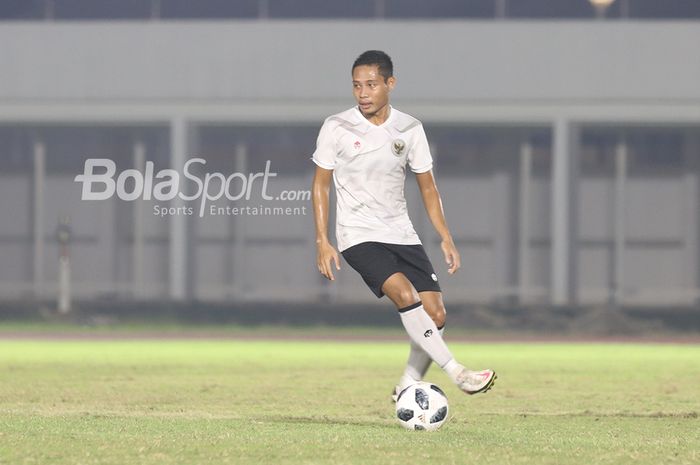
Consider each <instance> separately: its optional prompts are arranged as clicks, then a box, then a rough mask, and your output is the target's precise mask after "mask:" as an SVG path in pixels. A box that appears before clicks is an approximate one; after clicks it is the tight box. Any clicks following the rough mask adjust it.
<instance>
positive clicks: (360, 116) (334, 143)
mask: <svg viewBox="0 0 700 465" xmlns="http://www.w3.org/2000/svg"><path fill="white" fill-rule="evenodd" d="M395 85H396V78H395V77H394V75H393V64H392V62H391V58H390V57H389V56H388V55H387V54H386V53H384V52H382V51H378V50H369V51H366V52H364V53H363V54H362V55H360V56H359V57H358V58H357V59H356V60H355V62H354V64H353V65H352V87H353V94H354V96H355V100H356V101H357V106H354V107H352V108H350V109H349V110H346V111H343V112H341V113H338V114H335V115H332V116H330V117H328V118H326V120H325V122H324V123H323V126H322V127H321V130H320V133H319V136H318V140H317V143H316V151H315V152H314V154H313V158H312V160H313V161H314V163H316V165H317V166H316V172H315V175H314V180H313V186H312V192H313V194H312V197H313V199H312V200H313V209H314V219H315V223H316V246H317V259H316V260H317V265H318V271H319V272H320V273H321V274H322V275H323V276H325V277H326V278H328V279H329V280H331V281H335V276H334V275H333V267H335V268H336V269H337V270H339V269H340V259H339V257H338V252H337V251H336V249H335V248H334V247H333V245H331V243H330V241H329V239H328V209H329V188H330V182H331V178H332V179H333V183H334V185H335V192H336V199H337V202H336V238H337V241H338V242H337V246H338V250H339V251H340V252H341V253H342V255H343V257H344V258H345V260H346V261H347V262H348V264H350V266H352V267H353V268H354V269H355V270H356V271H357V272H358V273H359V274H360V276H362V279H363V280H364V281H365V283H366V284H367V286H369V288H370V289H371V291H372V292H373V293H374V294H375V295H376V296H377V297H380V298H381V297H382V296H384V295H386V296H387V297H389V299H390V300H391V301H392V302H393V303H394V305H395V306H396V308H397V309H398V311H399V315H400V317H401V322H402V323H403V326H404V328H405V329H406V332H407V333H408V335H409V337H410V339H411V349H410V353H409V357H408V362H407V364H406V368H405V371H404V373H403V376H401V378H400V380H399V383H398V385H397V386H396V387H395V388H394V394H393V396H392V398H393V399H394V401H395V400H396V397H397V395H398V393H400V392H401V391H402V390H403V389H405V388H406V387H408V386H410V385H411V384H414V383H416V382H418V381H420V380H422V379H423V376H425V373H426V372H427V371H428V368H429V367H430V364H431V361H434V362H435V363H436V364H438V365H439V366H440V368H442V369H443V370H444V371H445V373H446V374H447V376H449V378H450V379H451V380H452V381H453V382H454V383H455V384H456V385H457V386H458V387H459V388H460V389H461V390H462V391H464V392H466V393H467V394H476V393H479V392H485V391H487V390H488V389H490V388H491V386H492V385H493V382H494V379H495V378H496V373H495V372H494V371H493V370H482V371H472V370H469V369H467V368H465V367H464V366H462V365H461V364H459V363H458V362H457V360H455V358H454V357H453V356H452V354H451V353H450V350H449V349H448V347H447V345H446V344H445V342H444V340H443V339H442V333H443V329H444V326H445V307H444V305H443V302H442V292H441V291H440V285H439V284H438V278H437V275H436V274H435V271H434V270H433V266H432V264H431V263H430V260H429V259H428V256H427V255H426V253H425V250H423V246H422V245H421V241H420V239H419V238H418V235H417V234H416V232H415V230H414V228H413V225H412V224H411V220H410V219H409V217H408V212H407V209H406V199H405V197H404V182H405V178H406V166H407V165H408V167H409V168H410V169H411V171H413V172H414V173H415V175H416V180H417V182H418V186H419V188H420V192H421V195H422V198H423V202H424V204H425V208H426V211H427V213H428V216H429V217H430V221H431V222H432V224H433V226H434V227H435V229H436V230H437V232H438V234H439V235H440V237H441V238H442V243H441V247H442V251H443V253H444V255H445V261H446V263H447V272H448V273H449V274H454V273H455V272H457V270H458V269H459V267H460V258H459V253H458V252H457V249H456V247H455V244H454V242H453V240H452V236H451V235H450V231H449V229H448V227H447V222H446V221H445V215H444V212H443V209H442V201H441V199H440V194H439V192H438V190H437V186H436V185H435V179H434V178H433V174H432V167H433V160H432V156H431V154H430V149H429V147H428V141H427V139H426V137H425V132H424V131H423V125H422V124H421V122H420V121H418V120H417V119H416V118H413V117H412V116H410V115H408V114H406V113H402V112H400V111H398V110H397V109H396V108H393V107H392V106H391V105H390V104H389V94H390V93H391V91H392V89H393V88H394V86H395Z"/></svg>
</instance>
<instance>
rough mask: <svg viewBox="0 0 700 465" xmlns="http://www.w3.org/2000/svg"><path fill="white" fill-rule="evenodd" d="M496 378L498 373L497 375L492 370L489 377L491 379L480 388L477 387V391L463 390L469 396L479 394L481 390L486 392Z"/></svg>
mask: <svg viewBox="0 0 700 465" xmlns="http://www.w3.org/2000/svg"><path fill="white" fill-rule="evenodd" d="M497 378H498V375H497V374H496V372H495V371H494V372H493V376H492V377H491V379H490V380H489V382H488V383H486V385H485V386H484V387H482V388H481V389H479V390H478V391H464V392H465V393H467V394H469V395H470V396H473V395H474V394H479V393H482V392H483V393H486V392H488V391H489V390H490V389H491V388H492V387H493V385H494V383H495V382H496V379H497Z"/></svg>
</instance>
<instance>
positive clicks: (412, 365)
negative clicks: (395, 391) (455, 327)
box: [399, 327, 445, 385]
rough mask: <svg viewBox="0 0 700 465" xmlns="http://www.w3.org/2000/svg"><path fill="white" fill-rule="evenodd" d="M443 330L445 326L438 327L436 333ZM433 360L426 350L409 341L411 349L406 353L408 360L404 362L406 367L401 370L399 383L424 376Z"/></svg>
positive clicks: (413, 380)
mask: <svg viewBox="0 0 700 465" xmlns="http://www.w3.org/2000/svg"><path fill="white" fill-rule="evenodd" d="M444 332H445V328H444V327H442V328H439V329H438V333H440V336H442V335H443V334H444ZM431 363H433V360H432V359H431V358H430V355H428V353H427V352H426V351H424V350H423V349H421V348H420V346H419V345H418V344H416V343H415V342H413V341H411V351H410V352H409V354H408V361H407V362H406V369H405V370H404V372H403V377H402V378H401V380H402V382H401V383H399V384H401V385H403V381H404V379H405V380H406V381H409V380H412V382H411V383H410V384H413V383H415V382H416V381H420V380H422V379H423V378H424V377H425V374H426V373H427V372H428V368H430V364H431Z"/></svg>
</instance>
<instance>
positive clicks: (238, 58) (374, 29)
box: [0, 21, 700, 103]
mask: <svg viewBox="0 0 700 465" xmlns="http://www.w3.org/2000/svg"><path fill="white" fill-rule="evenodd" d="M699 45H700V27H698V26H697V23H694V22H688V23H684V22H653V23H648V22H600V23H597V22H590V21H586V22H575V21H561V22H547V21H542V22H517V23H502V22H495V21H485V22H469V21H466V22H465V21H439V22H435V21H410V22H406V21H391V22H375V21H274V22H267V21H226V22H159V23H149V22H120V23H109V22H89V23H81V22H65V23H50V24H46V23H12V24H7V23H6V24H0V69H1V70H2V72H0V100H8V101H16V100H35V99H46V100H64V99H67V100H82V101H86V103H89V102H90V101H93V100H97V101H109V100H112V99H154V100H159V99H169V100H192V99H194V100H217V101H218V100H222V99H225V100H230V101H231V102H232V103H235V102H236V101H242V102H243V101H248V102H249V101H251V100H258V99H260V100H284V101H287V100H305V99H319V100H329V99H330V100H338V101H347V100H348V97H349V92H350V88H349V69H350V66H351V63H352V61H353V59H354V58H355V57H356V56H357V55H358V54H359V53H360V52H362V51H363V50H365V49H368V48H379V49H384V50H386V51H387V52H389V53H390V54H391V55H392V56H393V58H394V61H395V66H396V75H397V76H398V79H399V87H398V89H397V91H396V96H397V97H400V98H404V99H410V100H417V101H420V100H443V101H453V100H488V101H517V102H522V103H528V101H531V100H533V99H534V100H546V101H558V100H562V99H564V100H569V101H579V100H586V101H588V102H589V103H595V102H600V101H603V100H609V99H612V100H615V101H644V102H653V101H659V100H667V101H674V100H686V101H687V99H693V100H700V86H699V85H698V82H700V60H698V58H697V57H698V55H697V50H698V46H699Z"/></svg>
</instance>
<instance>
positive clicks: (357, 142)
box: [353, 140, 362, 150]
mask: <svg viewBox="0 0 700 465" xmlns="http://www.w3.org/2000/svg"><path fill="white" fill-rule="evenodd" d="M361 146H362V144H360V141H359V140H356V141H355V143H354V144H353V147H355V150H360V147H361Z"/></svg>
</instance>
